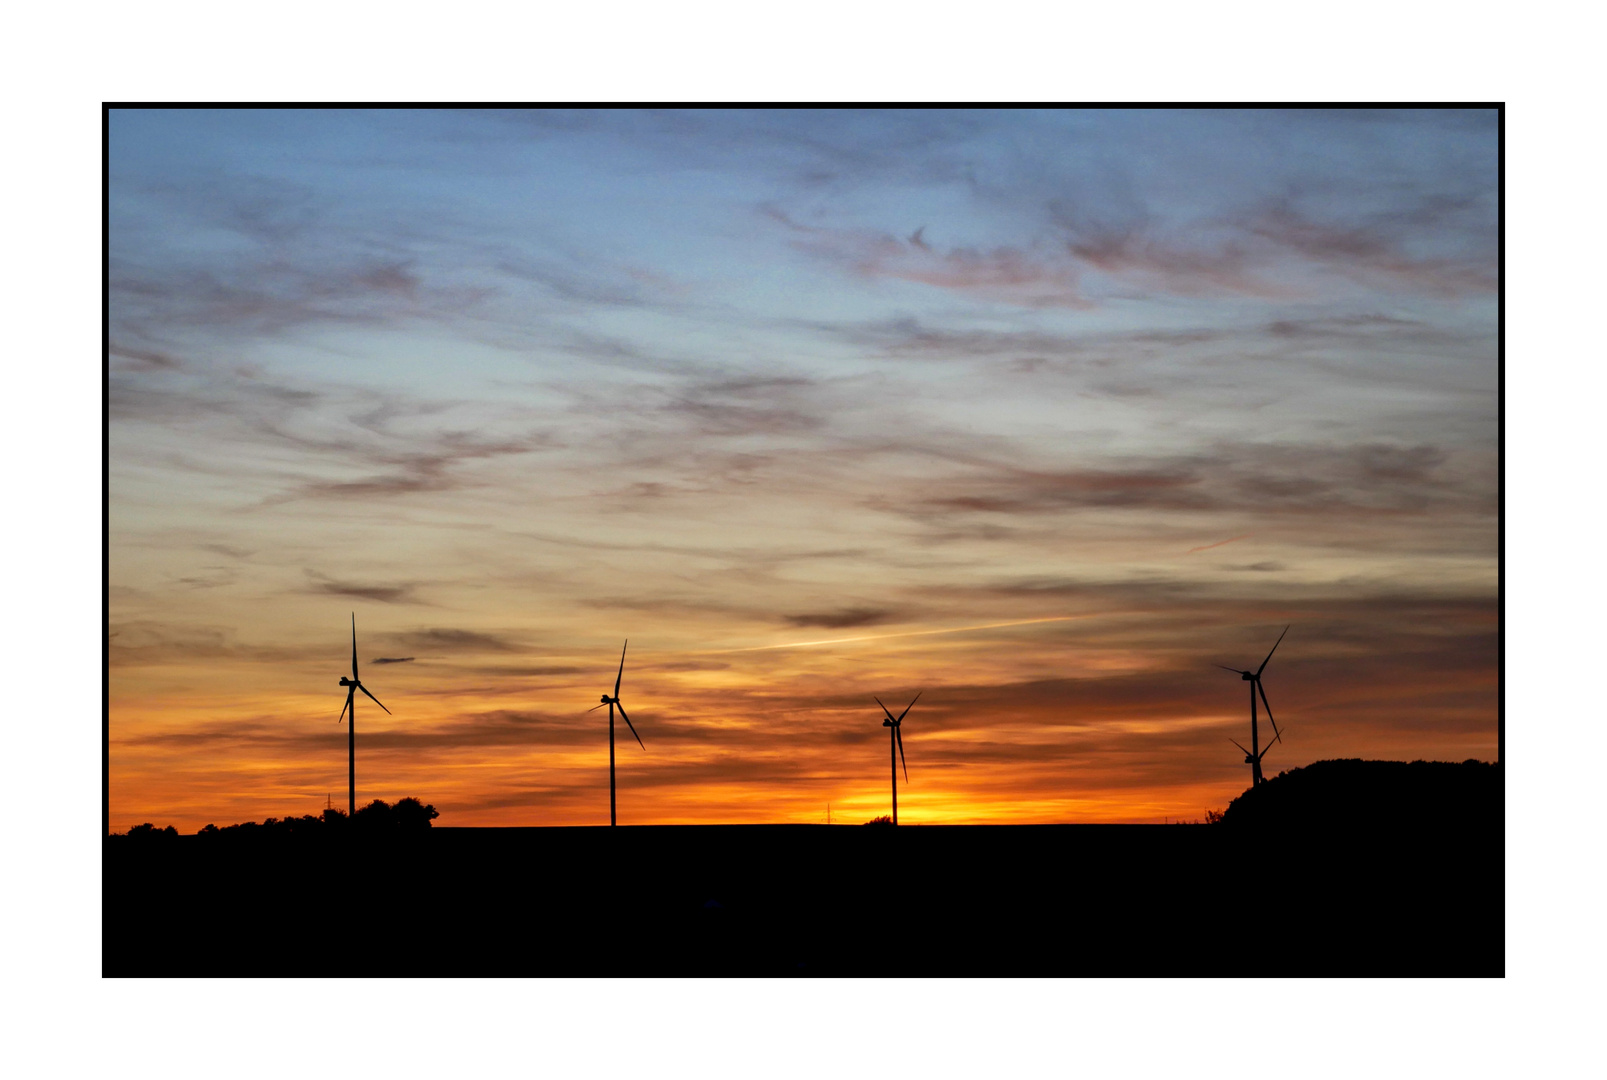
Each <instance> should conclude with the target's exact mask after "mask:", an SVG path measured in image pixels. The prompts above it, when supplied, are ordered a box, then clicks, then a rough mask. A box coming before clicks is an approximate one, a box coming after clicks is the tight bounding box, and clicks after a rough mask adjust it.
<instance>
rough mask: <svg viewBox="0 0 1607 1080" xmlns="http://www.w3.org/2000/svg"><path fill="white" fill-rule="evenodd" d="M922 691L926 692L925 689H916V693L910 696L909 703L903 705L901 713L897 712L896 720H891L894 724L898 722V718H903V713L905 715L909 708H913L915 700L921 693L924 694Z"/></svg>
mask: <svg viewBox="0 0 1607 1080" xmlns="http://www.w3.org/2000/svg"><path fill="white" fill-rule="evenodd" d="M924 693H926V691H925V690H918V691H916V693H915V696H914V697H912V698H910V703H909V704H908V705H906V706H904V712H901V713H899V714H898V720H895V721H893V722H894V723H895V724H896V723H898V722H899V720H903V719H904V716H905V715H906V714H907V713H908V712H909V711H910V710H911V709H913V708H915V703H916V702H917V701H919V700H921V695H922V694H924Z"/></svg>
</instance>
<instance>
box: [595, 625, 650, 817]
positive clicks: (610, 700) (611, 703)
mask: <svg viewBox="0 0 1607 1080" xmlns="http://www.w3.org/2000/svg"><path fill="white" fill-rule="evenodd" d="M630 644H631V643H630V639H629V638H626V639H625V648H624V649H620V650H619V674H617V675H615V676H614V696H613V697H609V696H608V695H607V694H604V695H603V700H602V701H601V702H599V703H598V704H596V705H593V706H592V707H591V708H589V709H587V710H586V711H587V712H595V711H596V710H598V709H600V708H602V707H603V706H604V705H607V706H608V824H610V825H618V824H619V817H618V815H617V814H616V813H615V810H614V709H615V707H616V706H617V707H618V709H619V715H620V716H624V717H625V726H626V727H628V728H630V729H631V734H632V735H636V725H635V724H633V723H631V718H630V717H629V716H626V715H625V706H624V705H622V704H621V703H620V700H619V682H620V680H621V679H623V678H624V677H625V649H628V648H630ZM636 745H637V746H640V747H641V748H642V749H643V750H646V749H647V746H646V745H645V744H644V743H643V742H642V737H641V736H640V735H636Z"/></svg>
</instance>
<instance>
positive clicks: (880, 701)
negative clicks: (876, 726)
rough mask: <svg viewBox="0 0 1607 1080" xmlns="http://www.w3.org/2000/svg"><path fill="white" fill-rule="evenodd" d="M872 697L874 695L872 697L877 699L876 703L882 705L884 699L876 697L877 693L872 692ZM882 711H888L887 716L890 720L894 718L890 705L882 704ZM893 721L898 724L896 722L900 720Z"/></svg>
mask: <svg viewBox="0 0 1607 1080" xmlns="http://www.w3.org/2000/svg"><path fill="white" fill-rule="evenodd" d="M871 697H872V698H875V700H876V704H878V705H882V699H881V698H879V697H876V695H875V694H872V695H871ZM882 712H884V713H886V714H887V718H888V719H889V720H893V711H892V710H891V709H889V708H888V707H887V706H886V705H882ZM893 723H895V724H896V723H898V721H897V720H893Z"/></svg>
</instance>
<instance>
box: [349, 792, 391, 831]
mask: <svg viewBox="0 0 1607 1080" xmlns="http://www.w3.org/2000/svg"><path fill="white" fill-rule="evenodd" d="M352 824H354V825H356V826H358V827H360V828H363V829H389V828H391V827H392V826H394V825H395V824H396V811H395V810H394V809H392V807H391V804H390V803H388V802H386V801H385V800H384V799H375V800H374V801H373V802H371V803H369V804H368V805H367V806H359V807H358V808H357V816H356V817H354V818H353V819H352Z"/></svg>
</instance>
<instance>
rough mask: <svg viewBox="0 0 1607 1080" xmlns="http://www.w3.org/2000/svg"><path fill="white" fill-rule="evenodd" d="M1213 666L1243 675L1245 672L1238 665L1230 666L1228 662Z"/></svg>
mask: <svg viewBox="0 0 1607 1080" xmlns="http://www.w3.org/2000/svg"><path fill="white" fill-rule="evenodd" d="M1213 666H1214V667H1219V668H1221V669H1222V670H1223V671H1231V672H1233V674H1235V675H1243V674H1244V672H1242V671H1240V670H1239V669H1238V668H1236V667H1228V666H1227V665H1226V664H1215V665H1213Z"/></svg>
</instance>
